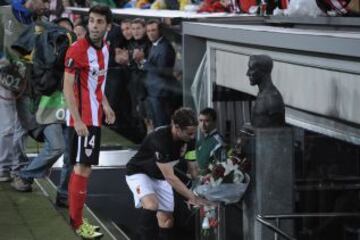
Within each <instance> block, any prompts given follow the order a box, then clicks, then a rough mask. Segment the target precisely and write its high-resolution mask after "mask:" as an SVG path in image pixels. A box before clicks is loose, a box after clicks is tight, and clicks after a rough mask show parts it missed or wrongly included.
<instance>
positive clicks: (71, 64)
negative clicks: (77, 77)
mask: <svg viewBox="0 0 360 240" xmlns="http://www.w3.org/2000/svg"><path fill="white" fill-rule="evenodd" d="M79 49H80V47H79V46H78V44H73V45H71V46H70V47H69V49H68V50H67V52H66V56H65V72H67V73H71V74H75V71H76V69H79V68H80V67H81V66H80V61H79V56H80V51H79Z"/></svg>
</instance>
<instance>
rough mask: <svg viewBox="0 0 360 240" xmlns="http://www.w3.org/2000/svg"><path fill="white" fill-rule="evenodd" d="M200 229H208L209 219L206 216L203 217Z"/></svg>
mask: <svg viewBox="0 0 360 240" xmlns="http://www.w3.org/2000/svg"><path fill="white" fill-rule="evenodd" d="M201 228H202V229H210V224H209V219H208V217H207V216H205V217H204V220H203V222H202V224H201Z"/></svg>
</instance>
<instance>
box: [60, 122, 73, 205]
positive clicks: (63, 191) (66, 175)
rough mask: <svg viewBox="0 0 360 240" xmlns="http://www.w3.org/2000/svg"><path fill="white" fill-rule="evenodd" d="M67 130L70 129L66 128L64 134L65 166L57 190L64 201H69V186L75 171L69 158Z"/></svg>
mask: <svg viewBox="0 0 360 240" xmlns="http://www.w3.org/2000/svg"><path fill="white" fill-rule="evenodd" d="M67 129H68V128H65V134H64V136H65V152H64V164H63V167H62V169H61V175H60V181H59V186H58V189H57V195H58V197H59V198H62V199H67V197H68V184H69V179H70V175H71V173H72V170H73V165H72V164H71V162H70V157H69V144H68V141H69V140H68V139H69V137H68V134H69V133H68V130H67Z"/></svg>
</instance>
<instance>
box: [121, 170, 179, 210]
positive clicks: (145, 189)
mask: <svg viewBox="0 0 360 240" xmlns="http://www.w3.org/2000/svg"><path fill="white" fill-rule="evenodd" d="M126 183H127V184H128V186H129V188H130V190H131V192H132V193H133V195H134V202H135V207H136V208H140V207H141V199H142V198H143V197H145V196H147V195H149V194H155V196H156V197H157V199H158V201H159V209H158V210H161V211H165V212H173V211H174V193H173V190H172V187H171V185H170V184H169V183H168V182H167V181H165V180H160V179H154V178H150V177H149V176H147V175H146V174H142V173H139V174H134V175H130V176H126Z"/></svg>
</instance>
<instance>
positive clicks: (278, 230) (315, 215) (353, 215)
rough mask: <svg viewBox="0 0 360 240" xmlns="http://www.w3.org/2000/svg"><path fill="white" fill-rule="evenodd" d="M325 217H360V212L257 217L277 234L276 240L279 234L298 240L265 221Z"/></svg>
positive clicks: (291, 239)
mask: <svg viewBox="0 0 360 240" xmlns="http://www.w3.org/2000/svg"><path fill="white" fill-rule="evenodd" d="M323 217H360V212H355V213H347V212H333V213H291V214H277V215H257V216H256V220H257V221H258V222H260V223H261V224H263V225H265V226H266V227H268V228H270V229H271V230H272V231H274V232H275V233H274V234H275V239H277V234H279V235H281V236H282V237H284V238H286V239H287V240H296V238H294V237H292V236H290V235H289V234H287V233H285V232H284V231H282V230H281V229H280V228H279V227H278V226H274V225H273V224H271V223H269V222H268V221H266V220H265V219H269V220H273V219H275V220H276V222H277V224H278V223H279V220H281V219H296V218H323Z"/></svg>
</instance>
